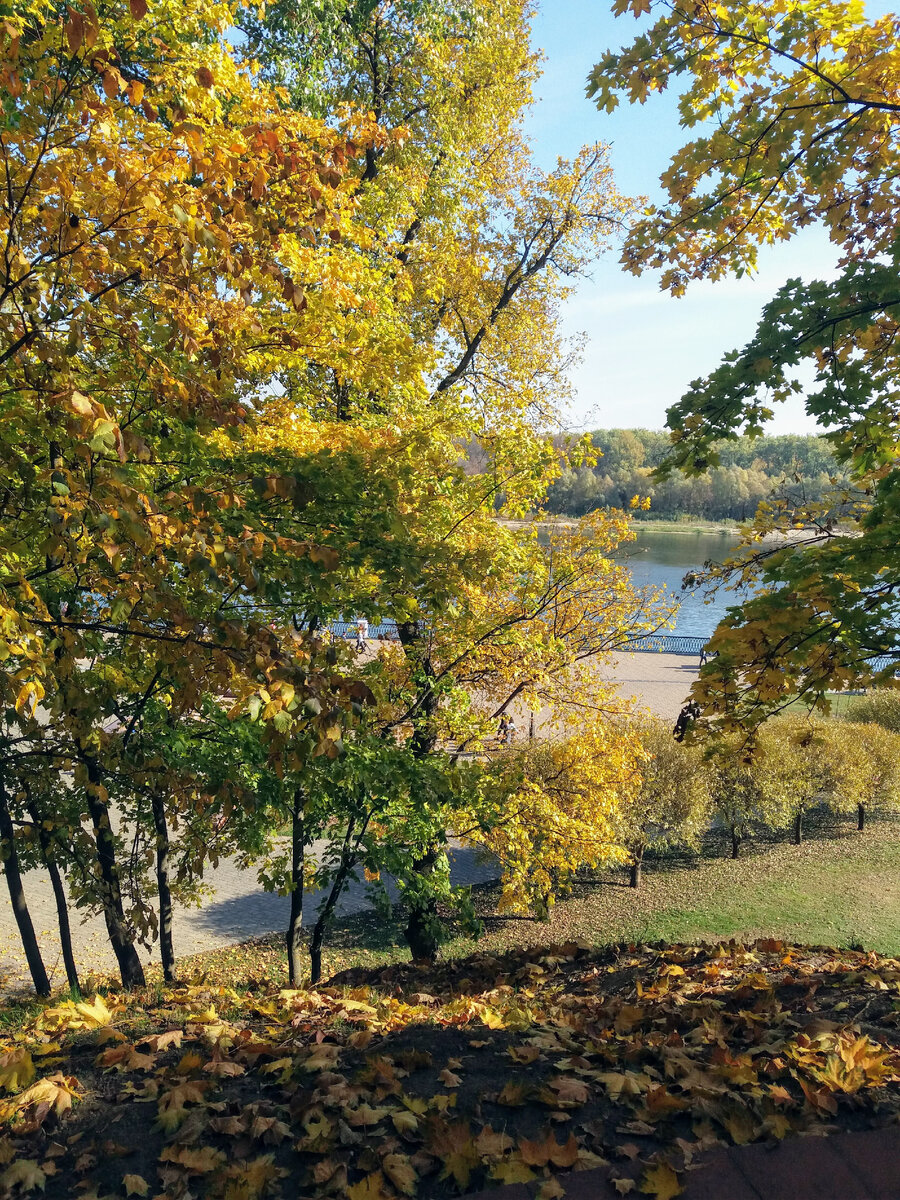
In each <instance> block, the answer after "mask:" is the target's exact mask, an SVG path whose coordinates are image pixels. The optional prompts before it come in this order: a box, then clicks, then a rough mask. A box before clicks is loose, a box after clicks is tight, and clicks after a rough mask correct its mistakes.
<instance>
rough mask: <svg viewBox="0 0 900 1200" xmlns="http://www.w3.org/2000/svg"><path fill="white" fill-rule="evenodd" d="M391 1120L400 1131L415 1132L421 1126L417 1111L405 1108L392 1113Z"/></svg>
mask: <svg viewBox="0 0 900 1200" xmlns="http://www.w3.org/2000/svg"><path fill="white" fill-rule="evenodd" d="M391 1121H392V1123H393V1126H394V1128H395V1129H396V1130H397V1132H398V1133H401V1134H402V1133H415V1132H416V1131H417V1130H418V1128H419V1118H418V1117H417V1116H416V1114H415V1113H412V1112H409V1111H408V1110H403V1111H401V1112H395V1113H392V1114H391Z"/></svg>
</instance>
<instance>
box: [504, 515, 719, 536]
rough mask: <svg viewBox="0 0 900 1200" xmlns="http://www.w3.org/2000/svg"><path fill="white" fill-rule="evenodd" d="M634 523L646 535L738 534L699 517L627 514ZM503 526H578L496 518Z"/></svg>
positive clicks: (553, 519)
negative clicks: (676, 518) (666, 518)
mask: <svg viewBox="0 0 900 1200" xmlns="http://www.w3.org/2000/svg"><path fill="white" fill-rule="evenodd" d="M628 515H629V516H630V517H631V518H632V521H633V522H634V527H635V529H636V530H643V531H646V532H647V533H720V534H731V535H732V536H734V537H737V536H738V534H739V533H740V527H739V525H738V524H737V523H736V522H733V521H705V520H703V519H702V518H701V517H697V518H693V517H692V518H691V519H690V520H686V521H664V520H644V519H642V518H639V517H636V516H634V514H633V513H629V514H628ZM497 519H498V520H499V521H500V522H501V523H502V524H503V525H509V526H510V528H512V529H523V528H525V526H527V525H534V524H537V526H538V528H540V529H552V528H554V527H560V528H570V527H572V526H574V525H577V524H578V518H577V517H565V516H561V515H560V516H549V517H544V518H542V519H541V520H539V521H537V522H535V521H513V520H509V519H507V518H505V517H498V518H497Z"/></svg>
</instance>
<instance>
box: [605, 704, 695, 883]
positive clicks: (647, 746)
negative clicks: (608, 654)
mask: <svg viewBox="0 0 900 1200" xmlns="http://www.w3.org/2000/svg"><path fill="white" fill-rule="evenodd" d="M636 732H637V737H638V744H639V747H640V758H639V761H638V764H637V769H636V772H635V776H636V778H635V782H634V784H633V786H632V787H631V788H630V789H629V790H628V791H627V792H626V796H625V800H624V802H623V803H622V805H621V822H622V832H621V835H620V836H621V838H622V841H623V842H624V844H625V846H626V848H627V850H628V853H629V855H630V858H631V886H632V887H633V888H636V887H639V886H640V882H641V866H642V864H643V860H644V855H645V854H646V852H647V850H648V849H650V848H651V847H654V846H655V847H660V848H662V847H666V846H678V845H682V846H685V845H686V846H691V845H694V844H696V841H697V839H698V837H699V836H701V835H702V834H703V833H704V832H705V831H706V828H707V826H708V824H709V818H710V802H711V796H710V781H709V778H708V771H707V769H706V766H705V764H704V762H703V756H702V752H701V750H700V748H699V747H697V746H693V745H690V744H687V743H685V742H678V741H676V740H675V739H674V738H673V736H672V729H671V725H670V723H669V722H667V721H662V720H659V719H657V718H645V719H642V720H641V721H640V722H638V724H637V731H636Z"/></svg>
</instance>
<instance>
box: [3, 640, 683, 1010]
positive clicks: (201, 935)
mask: <svg viewBox="0 0 900 1200" xmlns="http://www.w3.org/2000/svg"><path fill="white" fill-rule="evenodd" d="M609 671H610V677H611V678H613V679H614V680H615V681H616V682H618V683H619V684H621V687H622V692H623V694H624V695H626V696H628V695H633V696H636V697H637V699H638V702H639V703H640V704H641V705H642V706H645V707H647V708H649V709H650V710H651V711H652V712H654V713H656V714H658V715H659V716H662V717H665V718H666V719H669V720H672V721H673V722H674V720H675V718H676V717H677V716H678V713H679V712H680V711H681V708H682V705H683V704H684V699H685V695H686V693H687V691H688V689H689V687H690V684H691V681H692V679H693V678H694V676H695V675H696V671H697V660H696V659H695V658H686V657H684V656H681V655H677V654H622V655H618V656H617V658H616V661H615V663H614V665H612V666H611V667H610V668H609ZM516 717H517V721H518V722H519V729H520V731H521V732H524V731H525V730H527V728H528V724H527V717H526V716H525V715H524V714H519V713H517V714H516ZM520 736H521V733H520ZM322 846H323V844H319V845H318V846H314V847H313V852H314V853H315V852H316V849H318V850H320V851H321V849H322ZM495 876H496V872H495V870H494V868H493V867H492V866H491V865H490V864H487V863H484V862H479V861H478V860H477V858H476V854H475V851H473V850H471V849H469V848H467V847H462V846H459V845H456V846H454V848H453V849H452V851H451V879H452V881H453V882H454V883H457V884H474V883H481V882H484V881H485V880H488V879H491V878H494V877H495ZM23 878H24V885H25V892H26V896H27V900H28V907H29V909H30V911H31V917H32V920H33V921H34V926H35V930H36V932H37V934H38V940H39V941H40V944H41V950H42V953H43V955H44V961H45V963H46V966H47V970H48V972H49V973H50V975H51V979H52V982H53V983H54V984H57V983H65V972H64V970H63V965H62V957H61V954H60V952H59V941H58V937H57V934H56V932H55V931H56V908H55V905H54V902H53V893H52V891H51V888H50V881H49V879H48V877H47V876H46V874H45V873H44V872H43V871H28V872H26V873H25V875H24V877H23ZM205 879H206V883H207V884H208V885H209V888H210V895H209V896H208V897H207V899H205V900H204V902H203V905H202V907H200V908H184V907H179V908H177V909H176V912H175V919H174V929H173V936H174V941H175V951H176V954H178V955H179V956H181V955H188V954H196V953H199V952H200V951H203V950H212V949H215V948H216V947H219V946H227V945H232V944H234V943H235V942H240V941H244V940H246V939H247V938H251V937H258V936H260V935H262V934H266V933H272V932H273V931H276V930H282V929H284V928H285V927H286V925H287V919H288V909H289V900H288V898H287V897H285V896H276V895H273V894H272V893H270V892H265V891H263V890H262V889H261V888H260V886H259V884H258V883H257V879H256V872H255V871H253V870H249V871H247V870H241V869H240V868H239V867H238V865H237V863H236V862H235V860H233V859H223V860H221V861H220V862H219V864H218V866H216V867H214V868H211V869H209V870H208V872H207V874H206V877H205ZM320 898H321V896H320V895H318V894H316V893H310V894H308V895H307V896H306V897H305V898H304V910H305V912H307V913H310V914H313V913H314V912H315V910H316V907H317V905H318V902H319V900H320ZM366 907H368V901H367V899H366V895H365V889H364V887H363V886H362V885H361V884H351V885H350V886H349V887H348V889H347V891H346V892H345V894H344V896H343V898H342V900H341V902H340V904H339V907H338V912H339V913H341V914H344V915H347V914H350V913H354V912H360V911H361V910H363V909H365V908H366ZM72 917H73V928H72V940H73V944H74V950H75V957H76V960H77V961H78V964H79V969H80V971H81V972H82V973H83V974H84V975H85V976H86V975H87V974H88V972H89V971H92V970H93V971H97V972H102V973H106V972H110V971H114V970H115V959H114V957H113V954H112V951H111V949H110V947H109V942H108V940H107V936H106V927H105V925H104V923H103V919H102V918H101V917H92V918H90V919H88V920H87V921H86V922H84V923H83V924H79V922H78V914H77V911H76V912H73V913H72ZM139 953H140V955H141V958H142V960H143V961H144V962H150V961H158V958H159V955H158V952H157V951H156V948H155V947H154V950H153V951H152V952H148V951H146V950H143V949H140V948H139ZM28 982H29V976H28V974H27V969H26V967H25V962H24V955H23V953H22V948H21V943H20V941H19V934H18V930H17V928H16V925H15V921H14V919H13V915H12V909H11V907H10V902H9V893H8V892H7V890H6V887H5V886H0V989H2V988H3V987H4V986H5V987H19V986H20V985H22V984H27V983H28Z"/></svg>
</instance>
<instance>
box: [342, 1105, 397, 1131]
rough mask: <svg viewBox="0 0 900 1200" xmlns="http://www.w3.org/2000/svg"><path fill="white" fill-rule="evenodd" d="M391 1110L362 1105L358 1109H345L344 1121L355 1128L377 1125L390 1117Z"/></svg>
mask: <svg viewBox="0 0 900 1200" xmlns="http://www.w3.org/2000/svg"><path fill="white" fill-rule="evenodd" d="M390 1113H391V1109H389V1108H373V1107H372V1105H371V1104H360V1105H359V1107H358V1108H346V1109H344V1120H345V1121H346V1122H347V1124H348V1125H352V1126H354V1128H356V1127H358V1126H360V1125H365V1126H367V1127H368V1126H370V1125H377V1124H378V1122H379V1121H383V1120H384V1118H385V1117H387V1116H389V1115H390Z"/></svg>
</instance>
